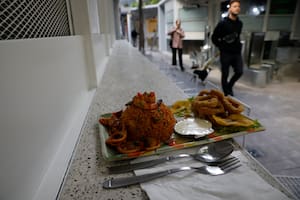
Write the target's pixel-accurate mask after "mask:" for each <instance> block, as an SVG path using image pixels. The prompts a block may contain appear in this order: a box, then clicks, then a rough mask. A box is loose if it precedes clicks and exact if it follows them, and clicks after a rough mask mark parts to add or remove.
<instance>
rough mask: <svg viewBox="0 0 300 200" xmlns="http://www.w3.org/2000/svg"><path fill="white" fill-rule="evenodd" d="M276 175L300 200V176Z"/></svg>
mask: <svg viewBox="0 0 300 200" xmlns="http://www.w3.org/2000/svg"><path fill="white" fill-rule="evenodd" d="M275 177H276V178H277V179H278V180H279V181H280V182H281V183H282V184H283V185H284V186H285V187H286V188H287V189H288V190H290V191H291V192H292V193H293V194H294V195H295V198H296V199H299V200H300V189H299V188H300V177H298V176H280V175H279V176H275Z"/></svg>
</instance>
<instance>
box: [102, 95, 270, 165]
mask: <svg viewBox="0 0 300 200" xmlns="http://www.w3.org/2000/svg"><path fill="white" fill-rule="evenodd" d="M199 95H200V96H199ZM199 95H198V96H196V97H194V98H192V99H187V100H180V101H177V104H176V106H166V105H165V104H164V102H163V101H162V100H156V96H155V93H154V92H149V93H147V92H144V93H143V94H142V93H138V94H137V95H136V96H134V97H133V98H132V100H131V101H129V102H128V103H126V104H125V108H124V109H122V110H120V111H117V112H113V113H107V114H102V115H101V116H100V118H99V133H100V142H101V151H102V155H103V158H104V159H106V160H108V161H117V160H126V159H132V158H136V157H142V156H149V155H155V154H161V153H164V152H168V151H173V150H178V149H183V148H190V147H194V146H199V145H203V144H208V143H211V142H217V141H220V140H225V139H229V138H232V137H236V136H241V135H245V134H249V133H254V132H258V131H263V130H264V127H263V126H262V125H261V124H260V123H259V122H258V121H257V120H252V119H250V118H248V117H245V116H244V115H243V114H242V113H241V112H242V106H241V105H240V104H237V103H236V102H233V100H231V99H228V98H227V97H224V96H221V94H220V92H218V91H214V90H212V91H202V92H200V93H199ZM178 102H179V103H178ZM229 104H231V107H230V105H229ZM214 106H215V107H214ZM222 107H224V109H222ZM178 111H179V112H178ZM182 111H184V112H182ZM178 113H179V114H180V116H177V114H178ZM195 137H196V138H195Z"/></svg>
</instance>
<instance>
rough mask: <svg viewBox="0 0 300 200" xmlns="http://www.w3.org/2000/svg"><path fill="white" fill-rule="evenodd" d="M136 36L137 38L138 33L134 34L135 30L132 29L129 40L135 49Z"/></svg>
mask: <svg viewBox="0 0 300 200" xmlns="http://www.w3.org/2000/svg"><path fill="white" fill-rule="evenodd" d="M137 36H138V33H137V32H136V30H135V29H133V30H132V31H131V38H132V43H133V46H134V47H135V46H136V39H137Z"/></svg>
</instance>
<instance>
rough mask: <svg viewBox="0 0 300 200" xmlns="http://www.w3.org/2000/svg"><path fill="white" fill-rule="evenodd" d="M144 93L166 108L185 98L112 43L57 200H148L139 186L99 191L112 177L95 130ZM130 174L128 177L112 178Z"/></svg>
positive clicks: (125, 46)
mask: <svg viewBox="0 0 300 200" xmlns="http://www.w3.org/2000/svg"><path fill="white" fill-rule="evenodd" d="M144 91H147V92H149V91H154V92H155V93H156V97H157V98H159V99H163V101H164V103H165V104H167V105H168V104H171V103H173V102H174V101H176V100H178V99H183V98H186V97H187V96H186V95H185V94H184V93H183V91H182V90H181V89H180V88H178V87H177V86H176V85H175V84H174V83H173V82H171V81H170V80H169V79H168V78H167V77H166V76H165V75H163V74H161V73H160V71H159V69H158V68H157V67H156V66H154V65H153V64H152V63H151V62H150V61H148V60H147V59H146V58H145V57H144V56H142V55H141V54H140V53H139V52H138V50H137V49H135V48H133V47H131V46H130V44H129V43H127V42H126V41H116V43H115V45H114V48H113V52H112V55H111V56H110V58H109V60H108V63H107V66H106V70H105V72H104V75H103V78H102V82H101V83H100V86H99V88H97V91H96V94H95V97H94V99H93V102H92V104H91V106H90V109H89V112H88V114H87V118H86V121H85V123H84V126H83V128H82V133H81V136H80V138H79V142H78V144H77V146H76V149H75V150H74V155H73V158H72V162H71V164H70V167H69V171H68V173H67V175H66V177H65V181H64V183H63V185H62V188H61V191H60V193H59V196H58V199H60V200H69V199H78V200H79V199H80V200H83V199H97V200H102V199H105V200H112V199H118V200H121V199H123V200H126V199H148V197H147V195H146V194H145V193H144V192H143V191H142V190H141V188H140V187H139V186H130V187H127V188H126V189H123V188H121V189H114V190H105V189H103V188H102V182H103V181H104V180H106V179H107V178H110V177H112V176H110V175H109V174H108V172H107V169H106V166H107V165H108V163H107V161H105V160H104V159H103V157H102V154H101V146H100V145H101V144H100V138H99V128H98V119H99V117H100V115H101V114H104V113H108V112H115V111H118V110H121V109H122V108H124V105H125V103H126V102H128V101H130V100H131V99H132V97H133V96H135V95H136V94H137V92H144ZM130 174H132V173H127V174H120V175H114V177H118V176H119V177H121V176H128V175H130Z"/></svg>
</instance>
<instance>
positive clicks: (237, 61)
mask: <svg viewBox="0 0 300 200" xmlns="http://www.w3.org/2000/svg"><path fill="white" fill-rule="evenodd" d="M220 62H221V72H222V77H221V83H222V89H223V92H224V94H225V95H228V94H230V95H233V92H232V88H233V86H234V84H235V82H236V81H237V80H239V78H240V77H241V76H242V75H243V59H242V55H241V54H239V53H238V54H232V53H225V52H221V55H220ZM230 66H232V68H233V72H234V74H233V76H232V77H231V78H230V79H229V81H228V76H229V69H230Z"/></svg>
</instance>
